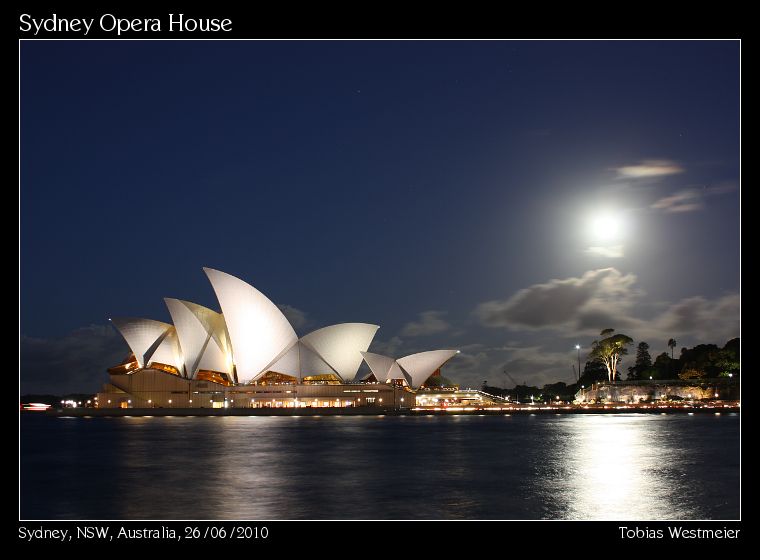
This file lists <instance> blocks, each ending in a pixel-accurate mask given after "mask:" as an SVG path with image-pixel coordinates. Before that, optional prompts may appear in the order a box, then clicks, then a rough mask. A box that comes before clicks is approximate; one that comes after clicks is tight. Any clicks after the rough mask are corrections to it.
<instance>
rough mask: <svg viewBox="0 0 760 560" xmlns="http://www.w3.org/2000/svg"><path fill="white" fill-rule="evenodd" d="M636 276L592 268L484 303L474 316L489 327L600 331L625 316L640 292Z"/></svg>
mask: <svg viewBox="0 0 760 560" xmlns="http://www.w3.org/2000/svg"><path fill="white" fill-rule="evenodd" d="M635 282H636V276H635V275H633V274H622V273H621V272H619V271H618V270H616V269H614V268H602V269H598V270H590V271H588V272H586V273H584V274H583V276H582V277H580V278H576V277H571V278H565V279H562V280H559V279H555V280H550V281H549V282H547V283H544V284H534V285H533V286H530V287H528V288H525V289H523V290H520V291H518V292H517V293H516V294H515V295H513V296H512V297H511V298H509V299H506V300H494V301H488V302H485V303H481V304H480V305H478V307H477V308H476V309H475V315H476V317H478V319H479V320H480V322H481V324H483V325H485V326H488V327H507V328H511V329H534V330H537V329H557V330H564V331H567V332H568V333H570V332H573V333H577V330H578V329H579V328H581V329H585V330H596V331H598V330H600V329H603V328H606V327H608V326H611V325H610V324H609V323H608V322H607V321H608V319H609V320H613V319H614V320H615V321H614V324H620V323H619V321H618V320H617V318H618V317H621V316H625V315H626V314H627V313H628V311H629V308H630V306H631V304H632V302H633V299H634V298H635V297H636V295H637V294H638V292H637V290H635V289H634V288H633V284H634V283H635Z"/></svg>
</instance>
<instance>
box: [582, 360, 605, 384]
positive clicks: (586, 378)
mask: <svg viewBox="0 0 760 560" xmlns="http://www.w3.org/2000/svg"><path fill="white" fill-rule="evenodd" d="M606 378H607V369H606V368H605V367H604V364H603V363H602V362H600V361H599V360H595V359H594V360H588V361H587V362H586V365H584V366H583V374H582V375H581V378H580V379H579V380H578V383H579V385H585V386H587V387H588V386H590V385H593V384H594V383H596V382H597V381H604V380H605V379H606Z"/></svg>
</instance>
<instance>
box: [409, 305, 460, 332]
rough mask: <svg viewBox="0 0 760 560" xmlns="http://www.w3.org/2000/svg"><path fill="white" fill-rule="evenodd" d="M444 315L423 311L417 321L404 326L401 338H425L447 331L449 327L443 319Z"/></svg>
mask: <svg viewBox="0 0 760 560" xmlns="http://www.w3.org/2000/svg"><path fill="white" fill-rule="evenodd" d="M445 314H446V312H445V311H423V312H422V313H420V316H419V319H418V320H417V321H412V322H410V323H407V324H406V325H404V328H403V329H401V336H427V335H431V334H435V333H440V332H444V331H447V330H449V329H450V328H451V325H450V324H449V323H447V322H446V321H445V320H444V319H443V316H444V315H445Z"/></svg>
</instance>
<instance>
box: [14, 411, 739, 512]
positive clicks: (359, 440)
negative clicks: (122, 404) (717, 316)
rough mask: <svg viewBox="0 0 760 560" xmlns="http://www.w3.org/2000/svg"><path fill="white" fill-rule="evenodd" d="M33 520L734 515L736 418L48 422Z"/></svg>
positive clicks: (30, 494)
mask: <svg viewBox="0 0 760 560" xmlns="http://www.w3.org/2000/svg"><path fill="white" fill-rule="evenodd" d="M21 516H22V518H23V519H39V518H47V519H85V518H86V519H642V520H643V519H736V518H738V516H739V417H738V415H735V414H733V415H722V416H714V415H707V414H704V415H702V414H700V415H694V416H687V415H667V416H656V415H650V414H641V415H637V414H614V415H601V414H599V415H574V414H563V415H557V416H517V415H512V416H448V417H446V416H422V417H413V416H399V417H396V416H394V417H390V416H380V417H361V416H351V417H349V416H335V417H197V418H185V417H168V418H159V417H144V418H138V417H132V418H89V419H87V418H78V419H74V418H68V419H65V418H48V417H44V416H41V415H24V416H23V417H22V423H21Z"/></svg>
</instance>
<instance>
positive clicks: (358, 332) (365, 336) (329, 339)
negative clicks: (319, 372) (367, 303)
mask: <svg viewBox="0 0 760 560" xmlns="http://www.w3.org/2000/svg"><path fill="white" fill-rule="evenodd" d="M379 328H380V327H379V326H378V325H370V324H367V323H339V324H337V325H330V326H329V327H324V328H322V329H318V330H316V331H313V332H310V333H309V334H307V335H306V336H304V337H303V338H302V339H301V342H302V343H303V345H304V346H306V347H308V348H310V349H311V350H313V351H314V352H316V353H317V354H318V355H319V356H320V357H321V358H322V359H323V360H324V361H325V362H327V363H328V364H329V365H330V367H331V368H332V369H334V370H335V372H336V373H337V374H338V375H339V376H340V377H341V378H342V379H343V381H353V379H354V377H356V372H357V371H358V370H359V366H360V365H361V363H362V352H366V351H367V348H369V345H370V344H371V343H372V339H373V338H375V333H376V332H377V329H379ZM307 375H308V374H307Z"/></svg>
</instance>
